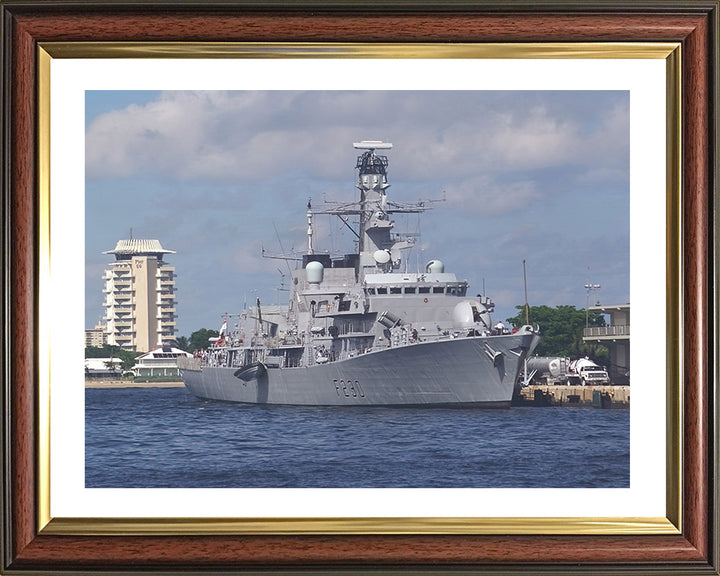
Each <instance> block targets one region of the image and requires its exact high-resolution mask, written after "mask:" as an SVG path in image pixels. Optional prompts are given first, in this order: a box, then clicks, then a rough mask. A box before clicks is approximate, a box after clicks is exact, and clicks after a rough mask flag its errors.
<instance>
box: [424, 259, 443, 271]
mask: <svg viewBox="0 0 720 576" xmlns="http://www.w3.org/2000/svg"><path fill="white" fill-rule="evenodd" d="M425 272H427V273H428V274H442V273H443V272H445V264H443V263H442V260H430V262H428V263H427V264H425Z"/></svg>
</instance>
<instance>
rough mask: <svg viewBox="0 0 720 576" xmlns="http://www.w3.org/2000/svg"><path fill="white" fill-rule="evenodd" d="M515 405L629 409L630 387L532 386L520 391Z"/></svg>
mask: <svg viewBox="0 0 720 576" xmlns="http://www.w3.org/2000/svg"><path fill="white" fill-rule="evenodd" d="M513 405H515V406H587V407H594V408H629V407H630V386H569V385H566V384H565V385H546V384H543V385H541V384H531V385H530V386H526V387H524V388H521V389H520V391H519V393H518V394H516V395H515V398H514V399H513Z"/></svg>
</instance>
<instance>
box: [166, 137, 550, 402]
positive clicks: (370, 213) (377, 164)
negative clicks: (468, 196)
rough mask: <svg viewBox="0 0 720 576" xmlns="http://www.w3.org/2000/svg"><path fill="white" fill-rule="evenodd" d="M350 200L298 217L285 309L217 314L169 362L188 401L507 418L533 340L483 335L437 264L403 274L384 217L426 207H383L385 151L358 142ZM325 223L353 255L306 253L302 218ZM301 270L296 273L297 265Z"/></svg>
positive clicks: (310, 246)
mask: <svg viewBox="0 0 720 576" xmlns="http://www.w3.org/2000/svg"><path fill="white" fill-rule="evenodd" d="M353 146H354V147H355V148H356V149H358V150H362V152H361V154H360V156H359V157H358V159H357V165H356V170H357V182H356V187H357V189H358V191H359V199H358V201H356V202H351V203H346V204H340V203H327V204H326V207H325V208H324V209H315V208H313V207H312V205H311V203H310V202H308V207H307V213H306V215H307V226H308V228H307V249H306V252H305V253H304V254H302V259H299V258H298V260H297V264H296V269H295V270H293V271H292V272H291V280H290V288H289V301H288V304H287V305H283V306H270V307H269V306H262V305H261V303H260V300H259V299H258V300H257V301H256V304H255V306H252V307H250V308H249V309H246V310H244V311H243V312H242V313H240V314H237V315H226V317H225V322H224V323H223V326H222V328H221V330H220V336H219V338H218V339H217V341H215V342H214V343H213V345H212V346H211V348H209V349H208V350H207V351H205V352H204V354H202V356H201V357H196V358H181V359H179V362H178V363H179V367H180V369H181V373H182V378H183V381H184V383H185V386H186V387H187V389H188V390H189V391H190V392H191V393H192V394H194V395H195V396H197V397H199V398H205V399H212V400H221V401H231V402H243V403H253V404H290V405H312V406H371V405H372V406H450V405H472V406H483V407H508V406H509V405H510V401H511V398H512V395H513V390H514V387H515V384H516V381H517V380H518V374H519V371H520V369H521V367H522V364H523V362H524V360H525V358H526V357H527V356H529V355H530V354H531V353H532V351H533V350H534V348H535V346H536V345H537V343H538V341H539V338H540V335H539V333H538V330H537V328H533V327H532V326H530V325H526V326H522V327H521V328H519V329H517V330H515V331H514V332H510V331H509V330H507V329H502V328H501V327H500V326H493V323H492V320H491V317H490V313H491V312H492V311H493V308H494V304H493V303H492V301H491V300H490V298H488V297H486V296H484V295H478V296H476V297H470V296H468V283H467V281H464V280H458V279H457V277H456V276H455V274H453V273H449V272H446V271H445V269H444V264H443V263H442V262H441V261H440V260H431V261H429V262H428V263H427V264H426V265H425V267H424V269H423V270H417V271H416V272H408V271H407V269H408V265H407V262H406V261H405V258H404V255H405V254H406V252H407V251H408V250H409V249H410V248H412V247H413V245H414V243H415V237H414V236H413V235H410V234H400V233H396V232H395V231H394V230H393V228H394V221H393V215H395V214H398V213H420V212H424V211H425V210H428V209H429V206H428V203H427V202H422V201H418V202H414V203H399V202H394V201H391V200H390V199H389V198H388V187H389V183H388V177H387V168H388V158H387V156H385V155H382V154H379V153H377V152H378V151H382V150H389V149H391V148H392V144H390V143H386V142H380V141H363V142H358V143H355V144H354V145H353ZM323 214H326V215H332V216H336V217H338V218H340V219H342V220H343V222H344V223H345V225H347V226H348V227H349V228H351V230H353V233H354V234H355V236H357V251H356V252H355V253H352V254H345V255H343V256H341V257H332V256H331V255H330V254H328V253H325V252H321V251H319V250H317V249H316V247H315V242H316V241H315V234H314V229H313V219H314V217H315V216H317V215H323ZM300 263H302V266H300Z"/></svg>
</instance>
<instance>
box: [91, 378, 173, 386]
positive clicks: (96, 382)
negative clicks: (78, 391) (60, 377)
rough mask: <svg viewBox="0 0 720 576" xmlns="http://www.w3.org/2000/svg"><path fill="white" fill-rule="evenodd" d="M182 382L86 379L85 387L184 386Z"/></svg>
mask: <svg viewBox="0 0 720 576" xmlns="http://www.w3.org/2000/svg"><path fill="white" fill-rule="evenodd" d="M183 386H184V384H183V383H182V382H133V381H132V380H85V388H182V387H183Z"/></svg>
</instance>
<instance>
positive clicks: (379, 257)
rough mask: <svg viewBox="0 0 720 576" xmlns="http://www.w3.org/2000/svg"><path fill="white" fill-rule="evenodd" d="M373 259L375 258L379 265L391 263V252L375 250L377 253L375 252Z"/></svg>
mask: <svg viewBox="0 0 720 576" xmlns="http://www.w3.org/2000/svg"><path fill="white" fill-rule="evenodd" d="M373 258H375V262H377V263H378V264H387V263H388V262H390V252H388V251H387V250H375V252H373Z"/></svg>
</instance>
